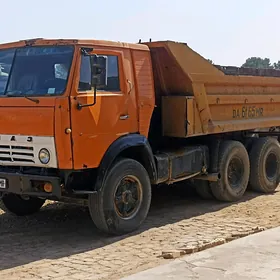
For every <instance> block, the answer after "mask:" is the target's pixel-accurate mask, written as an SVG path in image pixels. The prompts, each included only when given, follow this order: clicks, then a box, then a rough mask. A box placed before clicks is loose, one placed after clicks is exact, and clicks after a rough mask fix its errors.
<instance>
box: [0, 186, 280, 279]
mask: <svg viewBox="0 0 280 280" xmlns="http://www.w3.org/2000/svg"><path fill="white" fill-rule="evenodd" d="M279 225H280V192H279V189H278V191H277V192H276V193H274V194H272V195H258V194H255V193H247V194H246V195H245V196H244V199H243V200H242V201H241V202H239V203H233V204H227V203H220V202H217V201H203V200H201V199H199V198H198V197H197V196H196V195H194V194H193V193H192V191H186V188H182V186H180V187H175V188H165V187H164V188H162V189H157V190H155V191H154V193H153V202H152V207H151V211H150V214H149V216H148V218H147V220H146V222H145V223H144V225H143V226H142V227H141V229H140V230H139V231H138V232H136V233H133V234H130V235H127V236H123V237H121V238H120V237H110V236H105V235H104V234H100V233H99V232H98V231H97V230H96V229H95V227H94V226H93V224H92V222H91V219H90V217H89V214H88V211H87V209H86V208H83V207H79V206H74V205H67V204H62V203H46V205H45V206H44V207H43V208H42V211H40V212H39V213H37V214H35V215H32V216H29V217H14V216H12V215H10V214H7V213H5V212H3V211H1V210H0V279H5V280H13V279H55V280H59V279H67V280H68V279H69V280H72V279H84V280H86V279H119V278H120V277H122V276H126V275H130V274H133V273H135V272H138V271H141V270H144V269H147V268H150V267H154V266H156V265H158V264H160V263H164V262H168V261H169V260H165V259H163V258H162V257H160V255H161V254H162V251H164V250H167V249H178V248H182V247H187V246H200V245H201V244H204V243H207V242H211V241H212V240H216V239H218V238H228V237H230V236H232V235H237V234H241V235H242V234H243V233H244V232H248V231H251V230H253V229H255V228H257V227H265V228H271V227H276V226H279Z"/></svg>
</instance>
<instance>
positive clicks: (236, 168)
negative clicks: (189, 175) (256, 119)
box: [196, 137, 280, 202]
mask: <svg viewBox="0 0 280 280" xmlns="http://www.w3.org/2000/svg"><path fill="white" fill-rule="evenodd" d="M218 151H219V152H218V159H217V169H218V172H219V174H220V179H219V180H218V181H217V182H207V181H197V185H196V190H197V193H198V194H199V195H200V196H201V197H202V198H204V199H211V198H216V199H218V200H220V201H228V202H230V201H238V200H240V199H241V197H242V196H243V194H244V193H245V191H246V189H247V187H248V188H250V189H252V190H254V191H257V192H261V193H271V192H274V191H275V189H276V188H277V186H278V184H279V178H280V145H279V142H278V141H277V140H276V139H275V138H272V137H264V138H256V139H254V140H252V143H251V145H250V149H249V151H247V150H246V148H245V146H244V145H243V144H242V143H241V142H238V141H224V142H222V143H221V145H220V147H219V150H218Z"/></svg>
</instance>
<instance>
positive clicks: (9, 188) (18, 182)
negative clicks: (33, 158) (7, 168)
mask: <svg viewBox="0 0 280 280" xmlns="http://www.w3.org/2000/svg"><path fill="white" fill-rule="evenodd" d="M44 183H51V185H52V192H51V193H47V192H45V191H44V190H43V188H40V187H38V186H40V185H43V184H44ZM0 192H2V193H15V194H20V195H30V196H42V197H61V180H60V178H59V177H51V176H40V175H31V174H22V173H9V172H0Z"/></svg>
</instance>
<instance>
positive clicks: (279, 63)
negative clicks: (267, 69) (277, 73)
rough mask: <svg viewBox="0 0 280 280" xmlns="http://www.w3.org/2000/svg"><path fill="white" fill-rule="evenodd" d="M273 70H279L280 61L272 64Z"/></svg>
mask: <svg viewBox="0 0 280 280" xmlns="http://www.w3.org/2000/svg"><path fill="white" fill-rule="evenodd" d="M273 68H274V69H280V60H278V62H274V63H273Z"/></svg>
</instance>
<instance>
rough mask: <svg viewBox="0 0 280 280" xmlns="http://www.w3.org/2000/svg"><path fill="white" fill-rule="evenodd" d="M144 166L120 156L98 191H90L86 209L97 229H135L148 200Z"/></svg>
mask: <svg viewBox="0 0 280 280" xmlns="http://www.w3.org/2000/svg"><path fill="white" fill-rule="evenodd" d="M151 196H152V195H151V183H150V178H149V175H148V173H147V171H146V169H145V168H144V167H143V166H142V165H141V164H140V163H139V162H137V161H135V160H132V159H121V160H119V161H118V162H116V163H115V164H114V165H113V167H112V168H111V169H110V170H109V172H108V174H107V176H106V178H105V181H104V184H103V186H102V187H101V189H100V190H99V191H98V193H97V194H92V195H89V211H90V214H91V217H92V220H93V221H94V223H95V225H96V226H97V228H98V229H100V230H101V231H103V232H106V233H109V234H115V235H121V234H125V233H129V232H132V231H134V230H136V229H137V228H138V227H139V226H140V225H141V224H142V223H143V221H144V220H145V218H146V217H147V214H148V212H149V209H150V204H151Z"/></svg>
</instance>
